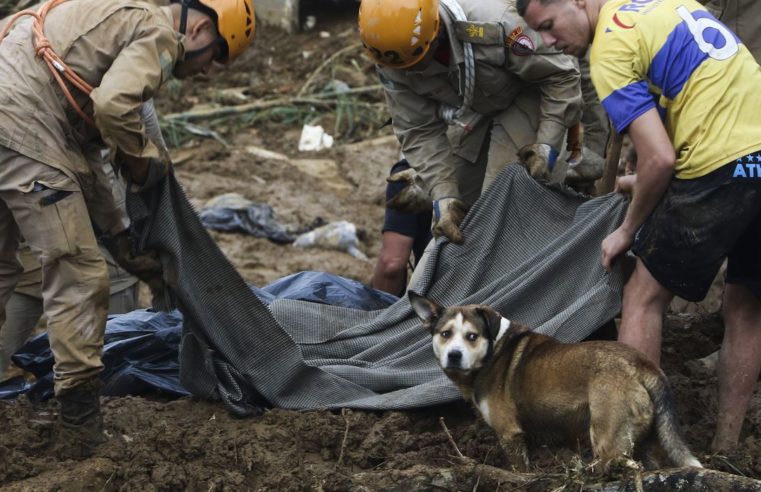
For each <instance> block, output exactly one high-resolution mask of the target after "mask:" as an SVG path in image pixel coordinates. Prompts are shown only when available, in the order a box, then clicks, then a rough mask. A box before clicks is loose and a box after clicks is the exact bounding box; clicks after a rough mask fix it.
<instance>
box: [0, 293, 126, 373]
mask: <svg viewBox="0 0 761 492" xmlns="http://www.w3.org/2000/svg"><path fill="white" fill-rule="evenodd" d="M137 288H138V284H134V285H132V286H131V287H127V288H126V289H124V290H121V291H119V292H115V293H113V294H111V296H110V298H109V300H108V314H109V315H113V314H123V313H129V312H131V311H134V310H135V309H136V308H137ZM43 312H44V310H43V305H42V299H39V298H37V297H34V296H30V295H27V294H21V293H19V292H14V293H13V294H11V298H10V300H9V301H8V303H7V304H6V305H5V324H3V325H2V326H1V327H0V381H2V380H3V376H4V374H5V371H7V370H8V367H10V364H11V356H12V355H13V354H15V353H16V351H17V350H18V349H19V348H21V346H22V345H24V343H26V341H27V340H29V338H30V337H31V336H32V333H33V332H34V329H35V327H37V323H39V321H40V318H41V317H42V315H43Z"/></svg>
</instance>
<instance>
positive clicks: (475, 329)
mask: <svg viewBox="0 0 761 492" xmlns="http://www.w3.org/2000/svg"><path fill="white" fill-rule="evenodd" d="M408 296H409V300H410V304H411V305H412V308H413V309H414V311H415V312H416V314H417V315H418V317H419V318H420V319H421V321H422V323H423V327H424V328H426V329H427V330H428V331H429V332H430V333H431V335H432V343H433V351H434V354H435V355H436V358H437V360H438V362H439V365H440V366H441V368H442V369H443V370H444V372H445V373H446V375H447V376H448V377H449V378H450V379H451V380H452V381H453V382H454V383H455V385H457V387H458V388H459V389H460V391H461V392H462V394H463V396H464V397H465V399H466V400H468V401H471V402H472V403H473V404H474V405H475V407H476V408H477V409H478V411H479V412H480V414H481V416H482V417H483V419H484V420H485V421H486V423H487V424H488V425H489V426H491V427H492V428H493V429H494V430H495V431H496V433H497V435H498V438H499V440H500V443H501V444H502V446H503V448H504V450H505V452H506V454H507V456H508V459H509V464H510V465H512V466H513V468H516V469H520V470H523V469H526V468H527V467H528V464H529V463H528V454H527V452H526V439H527V438H529V442H542V441H543V442H549V443H557V442H559V441H564V442H566V443H571V442H578V440H579V439H586V437H587V436H588V438H589V440H590V441H591V445H592V451H593V453H594V455H595V457H596V458H598V459H599V460H600V462H601V463H602V464H603V466H604V467H605V468H608V467H609V466H611V465H614V464H619V463H622V461H621V460H623V463H630V462H631V458H632V457H638V458H640V457H645V455H647V456H651V455H652V454H653V453H654V452H656V451H658V447H660V450H662V451H664V452H665V454H666V456H668V458H669V459H670V461H671V462H673V464H674V465H676V466H696V467H700V466H701V464H700V462H699V461H698V460H697V459H696V458H695V457H694V456H693V455H692V453H691V452H690V450H689V449H688V448H687V445H686V444H685V442H684V440H683V439H682V437H681V435H680V432H679V427H678V423H677V419H676V414H675V411H674V400H673V397H672V394H671V390H670V388H669V384H668V381H667V379H666V376H665V374H664V373H663V371H661V370H660V369H659V368H658V367H657V366H656V365H655V364H653V363H652V362H650V361H649V360H648V359H647V358H646V357H645V356H644V355H643V354H641V353H640V352H638V351H637V350H635V349H633V348H630V347H628V346H626V345H623V344H621V343H618V342H604V341H594V342H581V343H561V342H559V341H558V340H556V339H554V338H552V337H549V336H546V335H541V334H538V333H533V332H531V331H530V330H529V329H528V327H526V326H523V325H521V324H519V323H516V322H511V321H510V320H508V319H507V318H504V317H502V316H501V315H500V314H499V313H498V312H497V311H495V310H494V309H492V308H491V307H489V306H485V305H466V306H454V307H449V308H445V307H443V306H440V305H439V304H437V303H436V302H435V301H432V300H430V299H427V298H425V297H423V296H420V295H418V294H416V293H414V292H412V291H410V292H409V293H408ZM658 445H660V446H658Z"/></svg>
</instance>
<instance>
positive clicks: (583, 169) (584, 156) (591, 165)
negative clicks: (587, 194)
mask: <svg viewBox="0 0 761 492" xmlns="http://www.w3.org/2000/svg"><path fill="white" fill-rule="evenodd" d="M604 169H605V159H604V158H603V157H602V156H601V155H600V154H598V153H597V152H594V151H592V150H589V149H588V148H587V147H583V148H582V150H581V157H579V159H578V161H577V162H576V163H575V164H572V163H571V160H570V158H569V159H568V172H567V173H566V176H565V180H566V182H567V183H569V184H578V183H591V182H594V181H596V180H598V179H600V178H601V177H602V173H603V171H604Z"/></svg>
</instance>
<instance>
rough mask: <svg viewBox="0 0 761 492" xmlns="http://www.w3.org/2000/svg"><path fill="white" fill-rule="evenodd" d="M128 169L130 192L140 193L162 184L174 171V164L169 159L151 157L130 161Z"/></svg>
mask: <svg viewBox="0 0 761 492" xmlns="http://www.w3.org/2000/svg"><path fill="white" fill-rule="evenodd" d="M127 167H128V168H129V174H130V180H129V191H131V192H132V193H139V192H141V191H145V190H147V189H150V188H152V187H154V186H156V185H157V184H159V183H161V182H162V181H163V180H164V178H165V177H166V176H167V175H168V174H169V172H170V171H171V170H172V163H171V162H170V161H169V159H168V158H164V159H158V158H155V157H149V158H148V159H136V160H130V162H128V163H127Z"/></svg>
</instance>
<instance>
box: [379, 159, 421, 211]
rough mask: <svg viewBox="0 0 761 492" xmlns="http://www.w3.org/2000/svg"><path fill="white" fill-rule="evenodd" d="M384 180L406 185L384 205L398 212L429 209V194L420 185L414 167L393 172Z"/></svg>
mask: <svg viewBox="0 0 761 492" xmlns="http://www.w3.org/2000/svg"><path fill="white" fill-rule="evenodd" d="M386 181H388V182H389V183H404V184H405V185H406V186H405V187H404V188H403V189H402V191H400V192H399V193H397V194H396V195H395V196H394V197H393V198H392V199H391V200H389V201H388V202H386V206H387V207H388V208H391V209H393V210H399V211H400V212H410V213H418V212H425V211H427V210H431V196H430V195H429V194H428V192H426V191H425V190H424V189H423V187H422V186H421V185H420V181H421V180H420V178H419V177H418V175H417V173H416V172H415V170H414V169H405V170H404V171H401V172H398V173H394V174H392V175H391V176H389V177H388V178H386Z"/></svg>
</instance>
